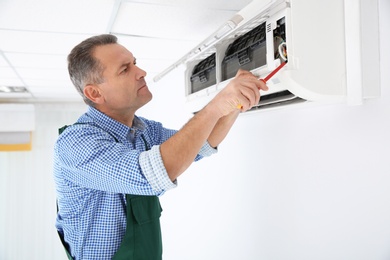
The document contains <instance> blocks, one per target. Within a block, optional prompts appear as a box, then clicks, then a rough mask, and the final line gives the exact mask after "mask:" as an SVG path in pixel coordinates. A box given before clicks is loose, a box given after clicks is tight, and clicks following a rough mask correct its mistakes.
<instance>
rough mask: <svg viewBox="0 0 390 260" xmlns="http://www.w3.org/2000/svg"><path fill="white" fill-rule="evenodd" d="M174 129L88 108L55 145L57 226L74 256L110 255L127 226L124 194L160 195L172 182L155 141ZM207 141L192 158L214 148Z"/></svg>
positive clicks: (157, 143) (205, 153) (102, 257)
mask: <svg viewBox="0 0 390 260" xmlns="http://www.w3.org/2000/svg"><path fill="white" fill-rule="evenodd" d="M175 133H176V130H170V129H166V128H164V127H163V126H162V125H161V123H158V122H155V121H151V120H147V119H145V118H141V117H135V118H134V121H133V127H131V128H130V127H128V126H125V125H123V124H121V123H119V122H118V121H115V120H114V119H112V118H110V117H108V116H106V115H105V114H103V113H101V112H99V111H98V110H96V109H94V108H92V107H89V108H88V111H87V112H86V113H85V114H84V115H82V116H81V117H80V118H79V120H78V121H77V123H76V124H74V125H72V126H69V127H67V128H66V130H65V131H64V132H63V133H62V134H61V135H60V136H59V138H58V140H57V142H56V144H55V148H54V179H55V182H56V187H57V199H58V207H59V211H58V215H57V219H56V228H57V230H58V231H59V232H60V233H61V234H63V235H64V237H65V241H66V242H67V243H68V244H69V245H70V248H71V254H72V255H73V256H74V258H75V259H93V260H98V259H111V258H112V257H113V255H114V254H115V252H116V251H117V250H118V248H119V245H120V244H121V242H122V238H123V236H124V234H125V231H126V199H125V194H136V195H157V196H160V195H162V194H163V193H164V192H165V191H167V190H169V189H171V188H174V187H176V185H177V184H176V182H172V181H171V180H170V179H169V177H168V174H167V172H166V170H165V167H164V164H163V161H162V158H161V154H160V150H159V145H160V144H161V143H163V142H164V141H165V140H167V139H168V138H169V137H171V136H172V135H173V134H175ZM215 152H216V150H215V149H213V148H212V147H210V145H209V144H208V143H206V144H205V145H204V146H203V147H202V149H201V150H200V152H199V154H198V156H197V157H196V158H195V161H196V160H199V159H201V158H202V157H204V156H209V155H211V154H213V153H215Z"/></svg>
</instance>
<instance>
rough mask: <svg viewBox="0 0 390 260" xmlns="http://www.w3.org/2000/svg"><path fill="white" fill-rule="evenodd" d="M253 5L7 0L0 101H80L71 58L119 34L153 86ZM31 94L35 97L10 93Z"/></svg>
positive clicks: (0, 44)
mask: <svg viewBox="0 0 390 260" xmlns="http://www.w3.org/2000/svg"><path fill="white" fill-rule="evenodd" d="M249 2H250V0H229V1H226V0H186V1H182V0H138V1H126V0H66V1H62V0H34V1H28V0H0V102H2V103H4V102H27V103H34V102H48V101H49V102H51V101H54V102H61V101H63V102H69V101H80V100H81V98H80V97H79V95H78V93H77V91H76V90H75V89H74V87H73V85H72V83H71V82H70V80H69V77H68V72H67V64H66V57H67V55H68V53H69V52H70V50H71V49H72V48H73V47H74V46H75V45H76V44H78V43H79V42H81V41H82V40H84V39H86V38H88V37H90V36H92V35H96V34H102V33H112V34H115V35H117V36H118V38H119V43H120V44H122V45H124V46H125V47H127V48H128V49H129V50H130V51H131V52H132V53H133V54H134V56H135V57H136V58H137V64H138V65H139V66H140V67H141V68H142V69H144V70H146V71H147V73H148V75H147V78H146V79H147V82H148V85H149V86H151V85H153V84H156V83H154V82H153V78H154V77H155V76H156V75H158V74H159V73H161V72H162V71H164V70H165V69H167V68H168V67H169V66H171V65H172V64H173V63H174V62H176V61H177V60H179V59H180V58H182V57H183V55H185V54H186V53H187V52H188V51H190V50H191V49H192V48H194V47H195V46H196V45H197V44H199V43H200V42H201V41H202V40H204V39H205V38H206V37H208V36H209V35H210V34H212V33H213V32H215V31H216V30H217V29H218V28H219V27H220V26H222V25H223V24H224V22H226V21H227V20H228V19H230V18H231V17H232V16H233V15H234V14H236V13H237V12H238V11H239V10H241V9H242V8H243V7H244V6H246V5H247V4H248V3H249ZM9 87H16V88H14V89H15V90H16V91H18V90H20V88H19V87H24V88H25V89H26V90H27V91H28V92H27V93H23V92H19V93H11V92H9V90H10V88H9Z"/></svg>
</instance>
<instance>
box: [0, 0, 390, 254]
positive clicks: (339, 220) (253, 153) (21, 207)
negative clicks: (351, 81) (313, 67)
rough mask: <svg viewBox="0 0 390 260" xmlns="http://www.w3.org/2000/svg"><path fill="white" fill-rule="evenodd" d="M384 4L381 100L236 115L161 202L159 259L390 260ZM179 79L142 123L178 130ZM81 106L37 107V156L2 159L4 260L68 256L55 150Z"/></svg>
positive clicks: (385, 9) (164, 87) (158, 96)
mask: <svg viewBox="0 0 390 260" xmlns="http://www.w3.org/2000/svg"><path fill="white" fill-rule="evenodd" d="M380 2H381V7H382V10H381V23H382V26H381V43H382V48H381V53H382V56H381V57H383V58H382V60H381V62H382V96H381V98H379V99H375V100H369V101H366V102H365V103H364V104H363V105H361V106H353V107H349V106H345V105H327V106H315V107H307V108H303V109H301V108H299V109H282V110H277V111H272V112H267V113H252V114H244V115H241V116H240V117H239V119H238V121H237V123H236V125H235V126H234V127H233V129H232V131H231V133H230V134H229V136H228V137H227V139H226V140H225V142H224V143H223V144H222V145H221V146H220V148H219V149H220V151H219V153H218V154H217V155H215V156H213V157H211V158H207V159H205V160H203V161H201V162H199V163H196V164H194V165H192V166H191V168H190V169H189V170H188V171H187V172H186V173H184V175H183V176H181V177H180V179H179V187H178V188H177V189H175V190H173V191H170V192H168V193H167V194H165V195H164V196H163V197H162V198H161V200H162V206H163V209H164V211H163V215H162V227H163V240H164V259H167V260H195V259H196V260H199V259H202V260H211V259H213V260H214V259H224V260H230V259H231V260H233V259H234V260H235V259H245V260H258V259H262V260H285V259H293V260H295V259H296V260H298V259H299V260H305V259H308V260H309V259H310V260H312V259H316V260H317V259H331V260H337V259H340V260H345V259H351V260H359V259H361V260H366V259H370V260H385V259H390V221H389V219H390V207H389V201H390V163H389V159H388V157H389V154H390V137H389V133H390V123H389V119H390V91H389V86H390V76H389V73H388V72H389V71H390V64H389V61H390V59H389V57H390V53H389V48H388V42H389V41H390V34H389V30H388V28H389V25H390V20H389V19H390V18H389V15H388V14H389V13H390V3H389V1H386V0H382V1H380ZM140 66H141V64H140ZM182 75H183V74H182V71H181V70H180V69H178V70H175V71H174V72H173V73H171V74H169V75H168V76H167V77H166V78H164V79H163V80H162V82H161V83H160V84H159V86H160V87H158V88H157V87H156V88H155V89H152V91H153V93H154V100H153V101H152V102H151V103H150V105H149V106H148V107H145V108H144V109H142V110H141V111H140V115H144V116H147V117H149V118H151V119H156V120H158V121H162V122H164V123H165V125H166V126H167V127H173V128H178V127H180V126H181V125H182V124H183V123H185V122H186V121H187V120H188V118H189V116H190V114H188V113H187V112H186V111H185V110H184V109H183V107H182V103H183V95H184V89H183V88H182V86H183V82H184V81H183V79H182ZM149 80H151V79H149ZM319 80H320V79H319ZM174 101H177V102H174ZM84 110H85V106H84V105H83V104H55V105H54V104H53V105H51V104H40V105H37V106H36V112H37V118H36V126H37V127H36V131H35V132H34V133H33V151H32V152H12V153H4V152H2V153H0V210H1V214H0V230H1V232H0V259H1V260H3V259H6V260H14V259H18V260H19V259H29V260H33V259H47V260H52V259H66V257H65V254H64V252H63V249H62V248H61V245H60V242H59V239H58V237H57V234H56V232H55V229H54V218H55V193H54V183H53V179H52V148H53V143H54V141H55V139H56V137H57V128H58V127H59V126H62V125H63V124H70V123H72V122H74V120H75V119H76V118H77V117H78V116H79V115H80V114H81V113H83V112H84Z"/></svg>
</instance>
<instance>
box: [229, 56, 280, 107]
mask: <svg viewBox="0 0 390 260" xmlns="http://www.w3.org/2000/svg"><path fill="white" fill-rule="evenodd" d="M286 64H287V60H286V61H284V62H282V63H281V64H280V65H279V66H278V67H277V68H276V69H274V70H273V71H272V72H271V73H270V74H268V76H267V77H265V78H264V79H259V80H261V81H263V82H264V83H265V84H266V83H267V81H268V80H270V79H271V78H272V77H273V76H274V75H275V74H276V73H277V72H278V71H279V70H280V69H281V68H283V67H284V66H285V65H286ZM237 108H238V109H240V110H241V109H242V108H243V106H242V105H241V104H239V105H237Z"/></svg>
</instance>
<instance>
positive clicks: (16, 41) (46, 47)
mask: <svg viewBox="0 0 390 260" xmlns="http://www.w3.org/2000/svg"><path fill="white" fill-rule="evenodd" d="M0 16H1V11H0ZM92 35H93V34H68V33H56V32H52V33H50V32H34V31H18V30H8V29H2V25H1V24H0V39H4V40H1V41H0V50H2V51H3V52H16V53H37V54H68V53H69V52H70V50H71V49H72V48H73V47H74V46H75V45H76V44H78V43H79V42H81V41H82V40H84V39H86V38H88V37H90V36H92Z"/></svg>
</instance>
